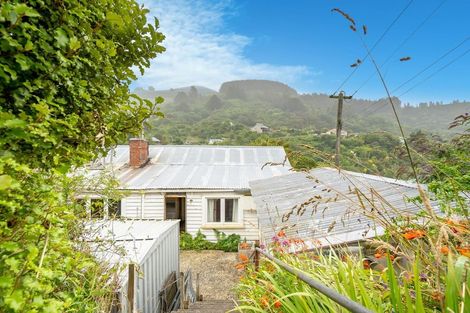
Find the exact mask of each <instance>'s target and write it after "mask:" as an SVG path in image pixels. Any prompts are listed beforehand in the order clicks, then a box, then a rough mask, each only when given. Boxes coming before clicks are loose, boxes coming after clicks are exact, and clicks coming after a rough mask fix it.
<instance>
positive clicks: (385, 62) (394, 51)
mask: <svg viewBox="0 0 470 313" xmlns="http://www.w3.org/2000/svg"><path fill="white" fill-rule="evenodd" d="M446 2H447V0H443V1H442V2H441V3H440V4H439V5H438V6H437V7H435V8H434V10H433V11H432V12H431V13H430V14H429V15H428V16H427V17H426V18H425V19H424V20H423V21H422V22H421V23H420V24H419V25H418V26H417V27H416V28H415V29H414V30H413V31H412V32H411V33H410V34H409V35H408V37H406V38H405V39H404V40H403V41H402V42H401V43H400V44H399V45H398V47H397V48H395V50H393V52H392V53H391V54H390V55H389V56H388V57H387V59H386V60H385V61H384V62H383V63H382V64H381V65H380V67H383V66H384V65H385V64H387V63H388V62H389V61H390V59H391V58H392V57H393V56H394V55H395V53H397V52H398V51H399V50H400V49H401V48H402V47H403V46H404V45H405V44H406V43H407V42H408V41H409V40H410V39H411V38H412V37H413V36H414V35H415V34H416V33H417V32H418V31H419V30H420V29H421V28H422V27H423V26H424V25H425V24H426V23H427V22H428V21H429V19H430V18H431V17H432V16H433V15H434V14H436V12H437V11H439V9H440V8H441V7H442V6H443V5H444V3H446ZM375 75H377V73H376V72H375V71H374V72H373V73H372V74H371V75H370V76H369V78H367V79H366V80H365V81H364V82H363V83H362V84H361V85H360V87H359V88H357V89H356V91H354V92H353V94H352V96H354V95H355V94H356V93H357V92H359V90H361V89H362V88H363V87H364V86H365V85H367V83H368V82H369V81H370V80H371V79H372V78H373V77H374V76H375Z"/></svg>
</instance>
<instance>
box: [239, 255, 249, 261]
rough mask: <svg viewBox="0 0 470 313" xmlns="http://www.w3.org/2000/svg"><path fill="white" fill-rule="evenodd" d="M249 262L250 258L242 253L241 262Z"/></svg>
mask: <svg viewBox="0 0 470 313" xmlns="http://www.w3.org/2000/svg"><path fill="white" fill-rule="evenodd" d="M248 260H249V258H248V256H247V255H246V254H244V253H240V261H242V262H244V263H246V262H248Z"/></svg>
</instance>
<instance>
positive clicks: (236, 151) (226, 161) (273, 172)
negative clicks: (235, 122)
mask: <svg viewBox="0 0 470 313" xmlns="http://www.w3.org/2000/svg"><path fill="white" fill-rule="evenodd" d="M149 154H150V162H149V163H148V164H147V165H145V166H144V167H142V168H137V169H136V168H131V167H129V166H128V165H127V163H128V162H129V146H128V145H120V146H117V147H116V148H114V149H113V150H112V151H110V153H109V154H108V155H107V156H106V158H104V159H102V161H101V162H103V163H104V164H105V165H109V164H112V166H113V167H114V168H115V169H116V170H115V171H114V173H115V176H116V177H117V178H118V179H119V180H120V181H121V183H122V188H124V189H131V190H141V189H158V190H162V189H229V190H244V189H249V188H250V186H249V181H250V180H255V179H263V178H269V177H273V176H278V175H282V174H286V173H288V172H289V170H290V169H291V166H290V164H289V161H288V160H287V158H286V153H285V151H284V148H283V147H256V146H246V147H241V146H186V145H184V146H167V145H151V146H150V147H149ZM266 164H277V165H266ZM95 166H96V162H95ZM99 171H100V170H97V169H95V170H93V169H92V170H90V173H91V174H92V175H93V174H96V173H98V172H99Z"/></svg>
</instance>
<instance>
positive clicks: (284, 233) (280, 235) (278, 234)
mask: <svg viewBox="0 0 470 313" xmlns="http://www.w3.org/2000/svg"><path fill="white" fill-rule="evenodd" d="M277 236H278V237H285V236H286V232H285V231H284V230H281V231H279V232H278V233H277Z"/></svg>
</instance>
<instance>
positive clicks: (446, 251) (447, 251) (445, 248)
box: [441, 246, 450, 255]
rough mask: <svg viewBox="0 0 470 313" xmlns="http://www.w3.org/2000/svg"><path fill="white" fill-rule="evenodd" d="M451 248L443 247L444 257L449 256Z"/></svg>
mask: <svg viewBox="0 0 470 313" xmlns="http://www.w3.org/2000/svg"><path fill="white" fill-rule="evenodd" d="M449 251H450V250H449V247H448V246H442V247H441V253H442V254H444V255H447V254H449Z"/></svg>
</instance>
